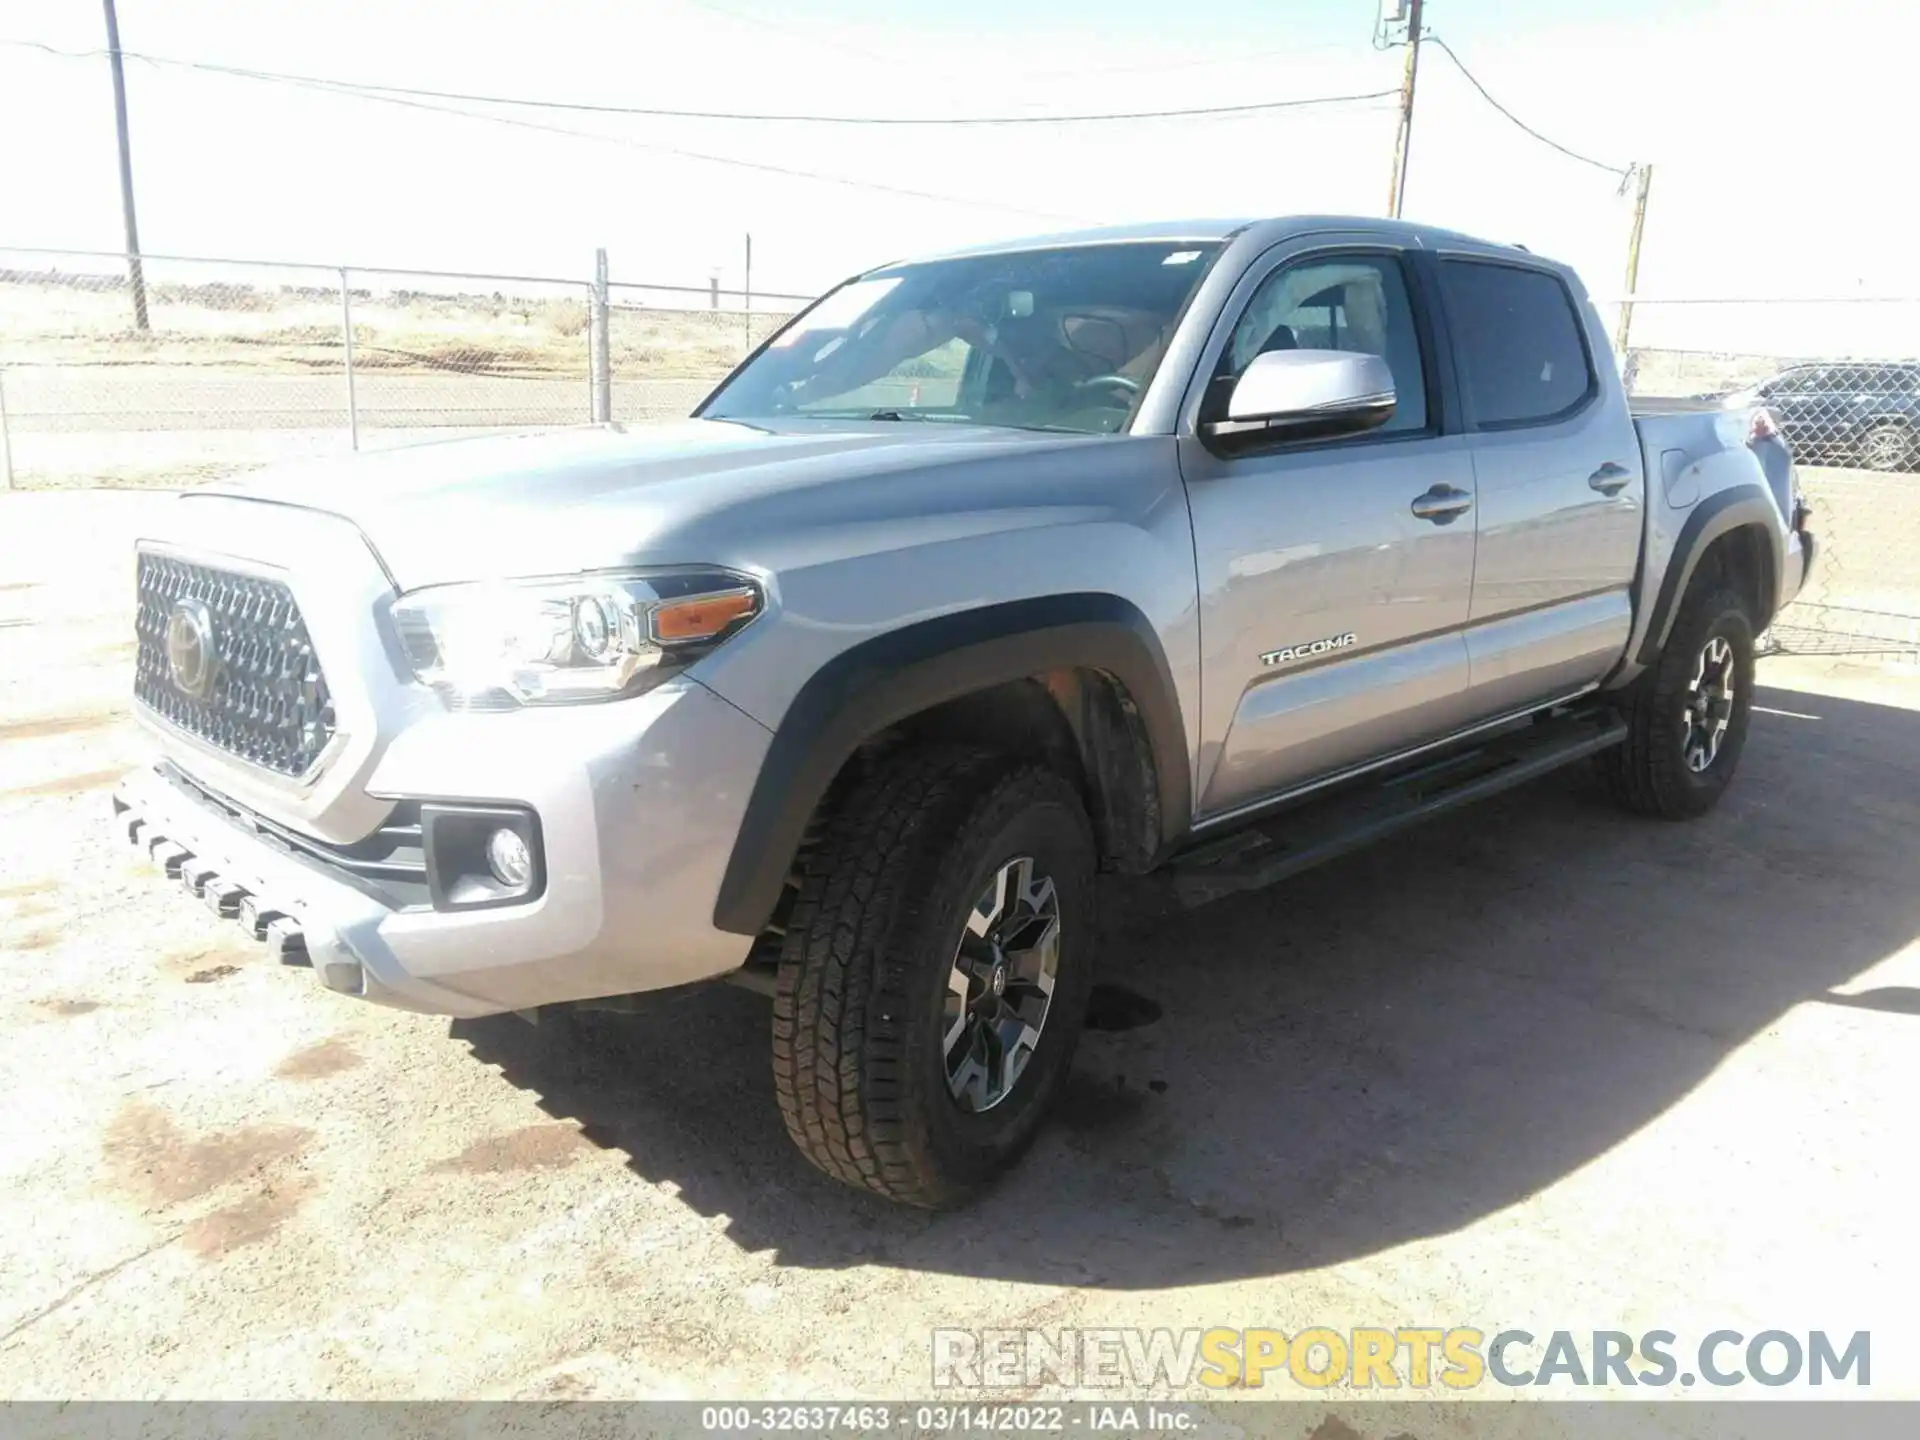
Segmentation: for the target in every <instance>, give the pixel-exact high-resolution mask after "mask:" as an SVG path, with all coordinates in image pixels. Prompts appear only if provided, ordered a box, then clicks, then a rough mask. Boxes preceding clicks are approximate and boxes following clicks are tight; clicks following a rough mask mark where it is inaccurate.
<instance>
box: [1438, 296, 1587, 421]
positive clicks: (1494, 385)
mask: <svg viewBox="0 0 1920 1440" xmlns="http://www.w3.org/2000/svg"><path fill="white" fill-rule="evenodd" d="M1440 285H1441V290H1442V293H1443V294H1444V295H1445V297H1446V302H1447V323H1448V324H1449V325H1450V326H1451V327H1452V329H1453V339H1454V349H1455V352H1456V353H1457V354H1458V355H1459V357H1460V369H1461V371H1462V374H1461V377H1460V384H1461V388H1462V390H1463V391H1464V392H1465V394H1466V398H1467V404H1468V406H1469V407H1470V408H1471V411H1472V415H1473V419H1474V422H1475V423H1476V424H1478V425H1479V426H1481V427H1482V428H1483V429H1485V428H1490V427H1498V426H1509V425H1538V424H1544V423H1547V422H1549V421H1553V420H1557V419H1560V418H1561V417H1562V416H1565V415H1568V414H1571V413H1572V412H1573V411H1574V410H1576V409H1578V408H1579V407H1580V405H1581V404H1582V403H1583V402H1584V401H1585V400H1586V398H1587V397H1588V396H1589V395H1591V394H1592V393H1593V392H1594V389H1595V380H1594V374H1593V366H1592V364H1591V362H1590V361H1589V360H1588V358H1587V346H1586V341H1585V340H1584V338H1582V327H1581V324H1580V315H1579V312H1578V311H1577V310H1575V309H1574V304H1573V297H1572V296H1571V295H1569V294H1568V293H1567V287H1566V286H1565V285H1563V284H1561V283H1560V280H1559V279H1558V277H1556V276H1553V275H1550V274H1548V273H1547V272H1545V271H1543V270H1525V269H1521V268H1520V267H1519V266H1516V265H1501V264H1497V263H1491V262H1486V261H1478V260H1443V261H1441V262H1440Z"/></svg>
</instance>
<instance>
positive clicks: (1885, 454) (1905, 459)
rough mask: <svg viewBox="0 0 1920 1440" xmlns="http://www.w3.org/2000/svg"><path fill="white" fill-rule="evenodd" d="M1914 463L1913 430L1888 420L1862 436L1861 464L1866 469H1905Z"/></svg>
mask: <svg viewBox="0 0 1920 1440" xmlns="http://www.w3.org/2000/svg"><path fill="white" fill-rule="evenodd" d="M1912 463H1913V432H1912V431H1911V430H1910V429H1908V428H1907V427H1906V426H1905V425H1901V424H1898V423H1896V422H1893V421H1888V422H1886V423H1884V424H1880V425H1875V426H1873V427H1872V428H1871V429H1869V430H1868V431H1867V433H1866V434H1864V435H1862V436H1861V437H1860V465H1861V467H1862V468H1863V469H1866V470H1905V469H1906V468H1907V467H1908V466H1909V465H1911V464H1912Z"/></svg>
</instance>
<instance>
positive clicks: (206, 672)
mask: <svg viewBox="0 0 1920 1440" xmlns="http://www.w3.org/2000/svg"><path fill="white" fill-rule="evenodd" d="M213 662H214V650H213V616H212V615H211V614H210V613H209V612H208V610H207V607H206V606H205V605H203V604H201V603H200V602H199V601H198V600H176V601H174V602H173V610H172V612H171V613H170V614H169V615H168V616H167V669H168V671H169V672H171V674H172V676H173V684H174V688H175V689H176V690H178V691H179V692H180V693H181V694H182V695H185V696H186V697H187V698H188V699H191V700H204V699H206V698H207V692H208V691H209V690H211V689H212V688H213Z"/></svg>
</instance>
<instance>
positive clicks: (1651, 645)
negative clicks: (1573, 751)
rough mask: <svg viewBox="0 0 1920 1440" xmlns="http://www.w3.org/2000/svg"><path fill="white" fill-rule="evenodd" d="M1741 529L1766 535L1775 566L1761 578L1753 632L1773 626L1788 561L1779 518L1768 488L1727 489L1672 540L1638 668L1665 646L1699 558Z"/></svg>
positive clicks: (1699, 507) (1717, 493)
mask: <svg viewBox="0 0 1920 1440" xmlns="http://www.w3.org/2000/svg"><path fill="white" fill-rule="evenodd" d="M1743 525H1758V526H1760V527H1761V529H1762V530H1763V531H1765V533H1766V536H1767V545H1768V550H1769V556H1770V560H1771V564H1772V573H1771V574H1769V575H1763V576H1761V577H1760V584H1761V587H1762V588H1761V608H1762V609H1763V610H1764V611H1765V613H1764V614H1761V615H1756V616H1754V617H1753V625H1754V629H1755V630H1756V631H1758V630H1764V629H1766V628H1767V626H1768V625H1769V624H1771V623H1772V622H1773V613H1774V607H1775V604H1776V600H1777V597H1778V596H1779V594H1780V570H1781V567H1782V565H1783V564H1784V563H1785V559H1786V554H1785V549H1786V547H1785V543H1784V539H1783V537H1782V534H1781V529H1780V514H1779V511H1778V510H1777V509H1776V508H1775V506H1774V502H1773V496H1772V494H1771V493H1770V492H1769V491H1768V490H1767V489H1766V487H1765V486H1763V485H1760V484H1757V483H1752V482H1749V483H1745V484H1739V485H1729V486H1728V487H1727V488H1726V489H1724V490H1716V491H1714V493H1713V494H1711V495H1709V496H1707V497H1706V499H1704V500H1702V501H1701V502H1700V503H1699V504H1698V505H1696V506H1694V507H1693V513H1692V514H1690V515H1688V516H1687V520H1686V523H1685V524H1684V525H1682V526H1681V527H1680V534H1679V536H1678V538H1677V539H1675V541H1674V542H1673V554H1672V556H1671V558H1669V559H1668V561H1667V573H1666V574H1665V575H1663V576H1661V578H1660V593H1659V595H1658V597H1657V598H1656V599H1655V600H1654V602H1653V613H1652V616H1651V617H1650V618H1649V620H1648V623H1647V633H1646V636H1645V638H1644V639H1643V640H1641V642H1640V653H1639V655H1638V656H1637V657H1636V658H1637V659H1638V660H1639V662H1640V664H1642V665H1652V664H1654V663H1656V662H1657V661H1658V660H1659V658H1660V652H1661V651H1662V650H1663V649H1665V648H1666V644H1667V636H1668V635H1670V634H1671V633H1672V631H1673V621H1674V616H1675V615H1676V614H1677V613H1678V611H1679V609H1680V599H1681V597H1682V596H1683V595H1685V594H1686V593H1687V586H1688V584H1689V583H1691V581H1692V580H1693V572H1694V571H1695V570H1696V569H1697V568H1699V564H1700V557H1701V556H1703V555H1705V554H1706V553H1707V547H1708V546H1710V545H1712V544H1713V542H1714V541H1716V540H1718V539H1719V538H1720V537H1721V536H1722V535H1725V534H1727V533H1728V532H1729V531H1732V530H1737V529H1739V528H1740V527H1741V526H1743Z"/></svg>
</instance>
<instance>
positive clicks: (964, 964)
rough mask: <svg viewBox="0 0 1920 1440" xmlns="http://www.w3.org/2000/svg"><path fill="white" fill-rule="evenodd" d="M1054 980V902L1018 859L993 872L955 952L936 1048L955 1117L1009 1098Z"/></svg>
mask: <svg viewBox="0 0 1920 1440" xmlns="http://www.w3.org/2000/svg"><path fill="white" fill-rule="evenodd" d="M1059 973H1060V899H1059V895H1058V893H1057V891H1056V889H1055V887H1054V883H1053V880H1052V877H1050V876H1048V875H1045V874H1042V873H1038V872H1036V870H1035V867H1034V861H1033V857H1031V856H1027V855H1022V856H1019V857H1018V858H1016V859H1012V860H1009V861H1007V862H1006V864H1004V865H1002V866H1001V867H1000V868H999V869H998V870H997V871H995V872H994V876H993V878H992V879H991V880H989V881H988V882H987V886H986V888H985V889H984V890H982V891H981V892H980V895H979V898H978V899H976V900H975V901H974V903H973V909H972V910H971V911H970V912H969V913H968V915H967V921H966V925H965V927H964V928H963V929H962V931H961V934H960V942H959V944H958V945H957V946H955V947H954V952H953V968H952V970H951V971H950V972H949V974H948V977H947V993H946V996H945V998H944V1000H943V1003H942V1020H941V1023H942V1031H941V1034H942V1039H941V1046H940V1048H941V1053H942V1055H943V1057H944V1059H945V1063H946V1074H947V1089H948V1091H949V1093H950V1094H951V1095H952V1096H953V1099H954V1103H956V1104H957V1105H959V1107H960V1108H961V1109H962V1110H965V1111H968V1112H970V1113H973V1114H979V1113H980V1112H982V1111H986V1110H991V1109H992V1108H993V1107H994V1106H996V1105H998V1104H999V1103H1000V1102H1001V1101H1002V1100H1005V1099H1006V1098H1007V1096H1008V1095H1009V1094H1011V1093H1012V1091H1013V1087H1014V1086H1015V1085H1016V1084H1018V1083H1019V1080H1020V1075H1021V1072H1022V1071H1024V1070H1025V1069H1026V1068H1027V1063H1028V1061H1030V1060H1031V1059H1032V1058H1033V1052H1034V1048H1035V1047H1036V1046H1037V1045H1038V1044H1039V1043H1040V1032H1041V1031H1042V1030H1043V1029H1045V1028H1046V1023H1047V1014H1048V1012H1049V1011H1050V1010H1051V1009H1052V1008H1053V989H1054V983H1055V981H1056V980H1057V978H1058V977H1059Z"/></svg>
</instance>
